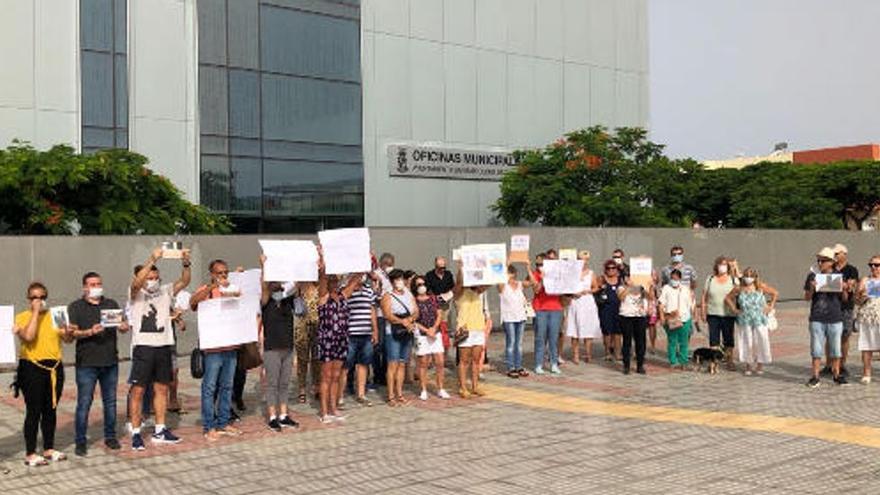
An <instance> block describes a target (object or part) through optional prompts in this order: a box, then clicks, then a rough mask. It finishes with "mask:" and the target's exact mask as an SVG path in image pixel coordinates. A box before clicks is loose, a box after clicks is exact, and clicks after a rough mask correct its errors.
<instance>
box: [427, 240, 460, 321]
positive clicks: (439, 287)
mask: <svg viewBox="0 0 880 495" xmlns="http://www.w3.org/2000/svg"><path fill="white" fill-rule="evenodd" d="M425 287H427V289H428V293H429V294H433V295H435V296H437V301H438V302H439V303H440V325H441V332H445V333H446V334H447V335H448V334H449V327H448V323H447V322H448V321H449V303H450V301H452V289H453V288H454V287H455V277H454V276H453V275H452V272H451V271H449V270H447V269H446V258H444V257H443V256H438V257H436V258H434V269H433V270H431V271H429V272H428V273H426V274H425Z"/></svg>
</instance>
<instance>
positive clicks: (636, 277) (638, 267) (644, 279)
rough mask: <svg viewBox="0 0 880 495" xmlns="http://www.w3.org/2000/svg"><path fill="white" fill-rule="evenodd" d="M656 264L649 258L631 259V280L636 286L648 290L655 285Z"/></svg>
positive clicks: (634, 257)
mask: <svg viewBox="0 0 880 495" xmlns="http://www.w3.org/2000/svg"><path fill="white" fill-rule="evenodd" d="M653 271H654V262H653V260H652V259H651V258H650V257H648V256H632V257H630V259H629V278H630V280H632V281H633V283H634V284H636V285H641V286H642V287H644V288H646V289H647V288H648V287H650V286H651V285H653V283H654V275H653Z"/></svg>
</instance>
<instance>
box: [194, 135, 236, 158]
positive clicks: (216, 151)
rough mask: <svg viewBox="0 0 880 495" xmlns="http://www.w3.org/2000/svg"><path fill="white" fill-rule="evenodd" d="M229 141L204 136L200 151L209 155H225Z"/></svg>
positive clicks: (222, 138)
mask: <svg viewBox="0 0 880 495" xmlns="http://www.w3.org/2000/svg"><path fill="white" fill-rule="evenodd" d="M228 141H229V140H228V139H226V138H224V137H216V136H202V140H201V146H200V151H201V152H202V153H204V154H208V155H225V154H227V153H228V150H227V149H226V147H227V142H228Z"/></svg>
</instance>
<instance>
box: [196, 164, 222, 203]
mask: <svg viewBox="0 0 880 495" xmlns="http://www.w3.org/2000/svg"><path fill="white" fill-rule="evenodd" d="M200 175H201V177H200V181H199V182H200V185H201V188H200V189H201V202H202V204H203V205H205V206H207V207H208V208H210V209H212V210H215V211H229V158H226V157H223V156H202V169H201V174H200Z"/></svg>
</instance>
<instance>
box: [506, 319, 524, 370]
mask: <svg viewBox="0 0 880 495" xmlns="http://www.w3.org/2000/svg"><path fill="white" fill-rule="evenodd" d="M502 326H503V327H504V362H505V363H507V371H513V370H518V369H521V368H522V338H523V331H524V330H525V329H526V322H524V321H505V322H504V323H502Z"/></svg>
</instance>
